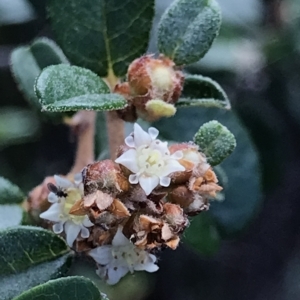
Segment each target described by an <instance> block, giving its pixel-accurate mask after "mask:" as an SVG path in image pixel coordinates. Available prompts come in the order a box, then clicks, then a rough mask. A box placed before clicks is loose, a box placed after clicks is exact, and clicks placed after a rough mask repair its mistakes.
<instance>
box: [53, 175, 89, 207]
mask: <svg viewBox="0 0 300 300" xmlns="http://www.w3.org/2000/svg"><path fill="white" fill-rule="evenodd" d="M54 179H55V182H56V186H54V185H50V186H49V189H50V193H49V194H48V201H49V202H50V203H56V202H59V201H60V198H62V197H63V196H61V194H67V193H68V191H70V190H72V189H73V190H74V189H75V190H77V189H79V190H80V191H81V192H82V193H83V184H82V174H81V173H78V174H75V175H74V183H73V182H72V181H70V180H69V179H67V178H64V177H60V176H57V175H54Z"/></svg>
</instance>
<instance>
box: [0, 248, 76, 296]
mask: <svg viewBox="0 0 300 300" xmlns="http://www.w3.org/2000/svg"><path fill="white" fill-rule="evenodd" d="M71 261H72V255H71V254H70V253H68V254H65V255H63V256H61V257H58V258H56V259H55V260H52V261H48V262H44V263H41V264H38V265H36V266H33V267H30V268H29V269H27V270H25V271H23V272H19V273H17V274H12V275H7V276H0V291H1V300H11V299H13V298H14V297H16V296H18V295H20V294H21V293H23V292H24V291H27V290H28V289H31V288H32V287H34V286H36V285H39V284H41V283H44V282H47V281H49V280H51V279H55V278H58V277H61V276H65V275H66V273H67V272H68V270H69V268H70V265H71Z"/></svg>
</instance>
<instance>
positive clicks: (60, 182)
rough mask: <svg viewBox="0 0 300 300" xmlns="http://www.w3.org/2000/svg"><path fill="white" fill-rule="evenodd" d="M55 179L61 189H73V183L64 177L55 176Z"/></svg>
mask: <svg viewBox="0 0 300 300" xmlns="http://www.w3.org/2000/svg"><path fill="white" fill-rule="evenodd" d="M54 179H55V181H56V184H57V185H58V186H59V187H60V188H63V189H68V188H70V187H73V183H72V182H71V181H70V180H68V179H66V178H63V177H60V176H57V175H54Z"/></svg>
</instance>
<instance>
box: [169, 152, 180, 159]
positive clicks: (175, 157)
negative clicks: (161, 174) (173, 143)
mask: <svg viewBox="0 0 300 300" xmlns="http://www.w3.org/2000/svg"><path fill="white" fill-rule="evenodd" d="M171 158H173V159H181V158H183V152H182V151H176V152H174V153H173V154H172V155H171Z"/></svg>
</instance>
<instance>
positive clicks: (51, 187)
mask: <svg viewBox="0 0 300 300" xmlns="http://www.w3.org/2000/svg"><path fill="white" fill-rule="evenodd" d="M47 187H48V190H49V191H50V192H52V193H54V194H55V195H56V196H57V197H67V194H66V193H65V192H64V191H63V190H61V189H59V188H58V187H57V186H56V185H54V184H53V183H51V182H50V183H48V184H47Z"/></svg>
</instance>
